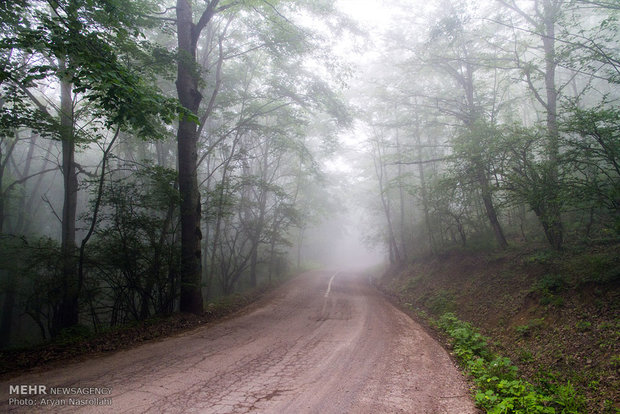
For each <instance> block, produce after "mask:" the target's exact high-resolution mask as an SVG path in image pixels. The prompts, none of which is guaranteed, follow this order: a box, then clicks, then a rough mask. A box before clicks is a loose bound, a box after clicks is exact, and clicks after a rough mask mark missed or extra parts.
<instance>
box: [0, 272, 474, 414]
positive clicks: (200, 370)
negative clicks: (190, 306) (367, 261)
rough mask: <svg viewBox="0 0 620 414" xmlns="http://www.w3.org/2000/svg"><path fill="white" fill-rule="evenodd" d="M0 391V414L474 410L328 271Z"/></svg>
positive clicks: (437, 363)
mask: <svg viewBox="0 0 620 414" xmlns="http://www.w3.org/2000/svg"><path fill="white" fill-rule="evenodd" d="M22 385H35V386H36V388H29V387H26V388H23V387H19V388H17V386H22ZM40 386H43V387H44V389H42V388H41V387H40ZM71 388H73V389H71ZM33 390H36V391H33ZM22 391H26V392H27V393H28V392H29V394H18V392H22ZM40 391H45V392H46V393H45V394H44V393H42V392H40ZM35 392H39V393H35ZM54 392H55V393H56V394H52V393H54ZM0 398H1V399H0V412H7V411H8V412H54V413H56V412H89V413H90V412H95V413H97V412H101V413H112V412H113V413H214V414H216V413H250V412H252V413H278V414H279V413H291V414H298V413H321V414H324V413H339V414H341V413H355V414H356V413H360V414H362V413H372V414H378V413H420V414H422V413H430V414H435V413H437V414H440V413H454V414H467V413H476V412H477V411H476V409H475V408H474V406H473V403H472V401H471V397H470V396H469V393H468V388H467V384H466V382H465V381H464V379H463V377H462V375H461V374H460V373H459V372H458V370H457V368H456V367H455V366H454V364H453V363H452V361H451V360H450V358H449V356H448V354H447V353H446V351H445V350H444V349H443V348H442V347H441V346H440V345H439V344H438V343H437V342H436V341H435V340H433V339H432V338H431V337H430V336H429V335H428V334H427V333H426V332H425V331H424V330H423V329H422V328H421V327H420V326H419V325H418V324H416V323H415V322H414V321H412V320H411V319H410V318H409V317H407V316H406V315H405V314H403V313H402V312H401V311H399V310H397V309H396V308H394V307H393V306H392V305H391V304H390V303H389V302H388V301H386V300H385V299H384V298H383V297H382V296H381V295H380V294H379V293H377V292H376V291H375V290H374V289H373V288H372V287H371V286H370V285H369V284H368V283H367V281H366V280H364V279H363V278H361V277H359V276H358V275H356V274H354V273H347V272H336V271H313V272H308V273H305V274H303V275H301V276H300V277H297V278H295V279H293V280H291V281H289V282H288V283H286V284H285V285H283V286H282V287H281V288H279V289H278V290H276V291H275V292H274V293H272V294H270V295H269V296H268V297H267V298H265V299H264V300H261V301H259V302H258V303H256V304H254V305H253V306H251V307H250V308H249V309H248V310H246V311H244V312H243V313H241V314H240V315H238V316H236V317H234V318H230V319H228V320H226V321H224V322H222V323H219V324H216V325H212V326H205V327H201V328H198V329H196V330H193V331H191V332H187V333H183V334H180V335H178V336H175V337H171V338H166V339H164V340H161V341H159V342H153V343H149V344H145V345H143V346H140V347H138V348H134V349H130V350H127V351H122V352H118V353H115V354H113V355H108V356H103V357H98V358H94V359H91V360H88V361H86V362H79V363H72V364H67V366H65V367H61V368H55V369H53V370H51V371H45V372H35V373H29V374H25V375H22V376H19V377H15V378H12V379H10V380H8V381H4V382H2V383H1V384H0ZM9 402H10V404H9ZM24 404H33V405H24ZM52 404H59V405H52Z"/></svg>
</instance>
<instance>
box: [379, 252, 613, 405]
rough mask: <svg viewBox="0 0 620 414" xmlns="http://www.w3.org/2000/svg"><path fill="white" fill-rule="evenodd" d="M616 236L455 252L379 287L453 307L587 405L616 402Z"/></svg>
mask: <svg viewBox="0 0 620 414" xmlns="http://www.w3.org/2000/svg"><path fill="white" fill-rule="evenodd" d="M619 251H620V245H617V244H616V245H606V246H595V247H592V246H590V247H579V248H573V249H571V250H567V251H565V252H562V253H557V252H552V251H549V250H546V249H544V248H534V247H529V248H521V249H512V250H509V251H506V252H494V253H472V252H452V253H447V254H443V255H440V256H435V257H430V258H426V259H423V260H418V261H415V262H414V263H412V264H410V265H408V266H406V267H404V268H400V269H390V270H389V271H388V272H387V273H386V274H385V275H383V277H382V278H381V279H380V280H377V281H376V282H377V284H378V286H379V287H380V288H381V289H382V290H384V291H386V292H388V293H389V294H391V295H393V296H394V297H395V299H396V300H397V301H399V302H400V303H401V304H408V305H407V306H408V307H410V308H411V309H414V310H415V311H416V312H419V313H421V312H424V313H427V314H430V315H432V316H434V317H437V316H439V315H441V314H443V313H445V312H454V313H456V314H457V316H458V317H459V318H460V319H462V320H465V321H468V322H471V323H472V324H473V325H474V326H476V327H478V328H479V329H480V330H481V331H482V333H483V334H485V335H486V336H488V337H489V338H490V339H491V344H490V345H491V347H492V349H493V351H494V352H497V353H498V354H501V355H504V356H507V357H509V358H510V359H511V360H512V362H513V363H514V364H516V365H517V366H518V367H519V370H520V371H519V372H520V374H521V376H523V377H524V378H525V379H527V380H528V381H530V382H532V383H534V384H538V385H544V383H545V382H556V383H566V382H568V381H570V382H571V384H572V385H573V386H574V387H575V388H576V389H577V390H578V392H579V393H580V394H581V396H582V398H584V399H585V401H584V404H585V406H586V407H587V412H590V413H608V412H613V413H615V412H617V411H616V410H618V408H619V405H620V393H619V390H620V382H619V369H620V346H619V344H620V318H619V309H620V289H619V288H620V255H619V254H618V252H619Z"/></svg>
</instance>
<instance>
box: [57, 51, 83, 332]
mask: <svg viewBox="0 0 620 414" xmlns="http://www.w3.org/2000/svg"><path fill="white" fill-rule="evenodd" d="M60 66H61V68H62V67H64V62H61V65H60ZM72 95H73V92H72V85H71V83H70V82H69V81H68V80H66V79H61V85H60V134H61V145H62V175H63V187H64V200H63V207H62V231H61V233H62V238H61V255H62V280H61V289H62V297H61V301H60V303H59V305H58V309H57V311H56V312H55V314H54V320H53V321H52V325H51V326H52V331H53V332H52V334H53V335H55V334H57V333H58V332H60V330H62V329H64V328H67V327H70V326H73V325H76V324H77V323H78V317H79V308H78V297H79V288H78V280H77V261H76V251H77V246H76V244H75V220H76V211H77V194H78V179H77V172H76V165H75V131H74V128H73V99H72V98H73V97H72Z"/></svg>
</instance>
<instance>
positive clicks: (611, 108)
mask: <svg viewBox="0 0 620 414" xmlns="http://www.w3.org/2000/svg"><path fill="white" fill-rule="evenodd" d="M353 7H354V6H353ZM375 7H377V8H378V9H382V10H383V12H384V13H385V12H386V10H385V9H387V13H389V15H390V24H389V26H387V27H385V28H384V30H383V31H382V32H381V34H380V35H377V34H376V32H372V35H369V34H368V33H367V31H366V29H365V27H364V24H362V23H359V22H356V21H355V19H353V18H351V17H350V16H349V15H347V13H345V12H344V11H343V8H342V7H340V6H339V2H337V1H336V2H334V1H331V0H302V1H284V0H208V1H204V2H203V1H200V2H189V1H187V0H178V1H177V2H176V3H175V2H174V1H167V0H160V1H153V0H132V1H125V0H58V1H56V0H48V1H35V0H32V1H25V0H13V1H10V2H6V1H3V2H1V3H0V54H1V59H0V140H1V141H0V144H1V146H0V190H1V191H0V250H1V251H0V282H1V284H0V289H1V294H0V300H1V304H0V306H1V307H2V311H1V312H2V313H1V320H0V341H1V342H2V343H1V345H2V346H9V345H11V344H13V345H17V344H24V343H28V342H30V343H32V342H36V341H40V340H42V339H49V338H50V337H57V336H59V335H62V334H65V333H72V332H73V333H75V332H84V331H94V332H98V331H101V330H104V329H107V328H110V327H114V326H118V325H122V324H126V323H128V322H132V321H139V320H145V319H148V318H151V317H153V316H161V315H169V314H171V313H174V312H179V311H180V312H190V313H196V314H200V313H202V312H203V311H204V309H205V304H206V303H209V302H210V301H212V300H214V299H216V298H218V297H221V296H223V295H228V294H231V293H233V292H236V291H241V290H245V289H248V288H251V287H255V286H257V285H259V284H261V283H265V282H269V281H272V280H275V279H277V278H280V277H282V276H283V275H285V274H286V273H287V272H288V271H289V269H290V268H291V266H292V267H299V266H301V265H302V264H303V263H302V262H303V257H318V253H317V252H319V251H321V250H323V251H325V250H326V249H325V247H324V245H325V240H328V239H329V237H330V236H329V235H328V236H320V231H318V230H316V229H319V230H320V229H321V226H322V227H323V228H325V227H327V228H328V229H329V230H330V231H332V232H335V233H337V232H338V231H339V230H338V228H340V227H342V225H340V224H337V223H340V222H342V220H344V219H347V217H349V218H351V217H355V218H359V217H358V213H359V210H360V209H362V208H363V210H364V212H365V213H364V217H363V220H360V221H359V222H357V224H355V225H356V226H357V227H363V230H364V232H365V237H366V240H367V242H368V243H370V244H374V245H378V246H381V247H382V249H383V250H384V251H385V257H386V259H387V260H389V262H390V263H391V264H393V265H401V264H405V263H408V262H410V261H412V260H414V259H415V258H416V257H421V256H425V255H429V254H431V255H432V254H438V253H440V252H443V251H446V250H450V249H456V248H473V249H488V250H493V249H506V248H511V247H513V246H520V245H524V244H525V245H532V244H536V243H540V244H541V245H543V244H546V245H548V246H549V248H551V249H555V250H562V249H564V248H566V246H567V245H571V246H575V245H579V244H580V243H608V244H613V243H617V242H618V236H619V232H620V106H619V105H618V102H619V101H618V99H619V98H620V88H619V84H620V33H618V28H619V24H618V17H620V5H619V4H618V2H617V1H615V0H597V1H594V0H593V1H587V0H488V1H482V0H480V1H477V2H474V1H459V0H457V1H452V0H451V1H444V0H437V1H433V2H425V3H422V2H418V1H408V2H407V1H393V2H380V1H377V2H376V6H375ZM345 196H346V197H345ZM321 223H322V224H321ZM321 237H322V238H321ZM313 243H314V244H315V245H319V246H322V247H317V248H316V249H317V250H316V251H313V250H312V249H313V248H312V245H313Z"/></svg>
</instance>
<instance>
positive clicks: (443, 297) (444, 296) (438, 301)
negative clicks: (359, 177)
mask: <svg viewBox="0 0 620 414" xmlns="http://www.w3.org/2000/svg"><path fill="white" fill-rule="evenodd" d="M426 306H427V308H428V309H429V310H430V311H431V313H433V314H435V315H441V314H443V313H445V312H451V311H454V310H455V308H456V304H455V303H454V295H453V294H452V293H450V292H449V291H447V290H440V291H438V292H435V293H434V294H433V295H432V296H431V297H429V298H428V299H427V300H426Z"/></svg>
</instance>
